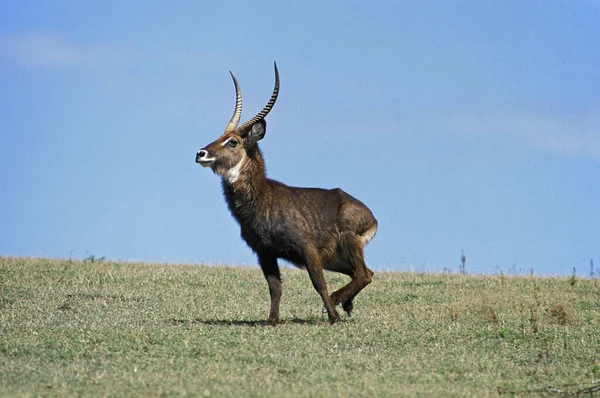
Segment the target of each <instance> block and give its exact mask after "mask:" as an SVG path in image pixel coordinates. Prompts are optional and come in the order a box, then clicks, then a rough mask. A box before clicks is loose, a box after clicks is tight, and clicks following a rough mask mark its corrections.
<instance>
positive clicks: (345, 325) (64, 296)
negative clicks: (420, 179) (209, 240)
mask: <svg viewBox="0 0 600 398" xmlns="http://www.w3.org/2000/svg"><path fill="white" fill-rule="evenodd" d="M326 277H327V279H328V282H329V284H330V290H331V289H333V288H334V287H335V288H337V287H339V286H341V285H342V284H344V283H345V282H346V280H347V279H346V278H345V277H343V276H341V275H337V274H331V273H328V274H327V275H326ZM283 278H284V294H283V298H282V303H281V316H282V321H283V324H282V325H280V326H277V327H262V326H260V321H262V320H264V319H265V318H266V316H267V312H268V307H269V294H268V289H267V284H266V282H265V281H264V280H263V277H262V274H261V272H260V270H259V269H258V268H235V267H220V266H213V267H207V266H173V265H154V264H129V263H126V264H122V263H112V262H106V261H101V262H97V261H95V262H78V261H67V260H43V259H26V258H2V257H0V396H37V395H44V396H74V395H85V396H108V395H110V396H115V395H116V396H180V395H189V396H208V395H210V396H218V397H220V396H261V397H262V396H310V397H314V396H327V397H334V396H348V395H352V396H369V397H371V396H375V397H376V396H391V395H401V396H415V395H421V396H432V395H436V396H477V397H484V396H496V395H498V388H499V387H500V388H501V389H502V388H506V389H508V390H511V391H524V390H534V389H541V388H546V387H549V386H563V385H572V386H571V387H562V388H563V390H565V389H566V390H567V391H568V392H575V391H576V390H581V389H584V388H589V387H592V388H596V387H597V384H595V383H598V380H599V379H600V286H599V285H598V281H597V280H589V279H577V280H576V281H575V282H574V283H573V281H571V280H569V279H568V278H537V277H531V276H513V277H506V276H502V275H497V276H469V275H442V274H416V273H376V275H375V277H374V280H373V283H372V284H371V285H369V286H368V287H367V288H366V289H365V290H364V291H363V292H362V293H361V294H360V295H359V296H358V297H357V299H356V300H355V310H354V316H353V317H352V318H344V320H343V322H341V323H340V324H337V325H334V326H329V325H328V323H327V319H326V316H325V315H324V314H323V313H322V312H321V308H322V302H321V301H320V298H319V296H318V295H317V293H316V292H315V291H314V289H313V288H312V285H311V283H310V280H309V278H308V275H307V273H306V272H304V271H300V270H295V269H287V268H286V269H284V270H283ZM599 388H600V387H599ZM502 391H504V390H502Z"/></svg>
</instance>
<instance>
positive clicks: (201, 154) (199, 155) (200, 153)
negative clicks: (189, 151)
mask: <svg viewBox="0 0 600 398" xmlns="http://www.w3.org/2000/svg"><path fill="white" fill-rule="evenodd" d="M206 155H208V152H206V151H205V150H204V149H200V150H199V151H198V152H196V163H200V159H202V158H203V157H205V156H206Z"/></svg>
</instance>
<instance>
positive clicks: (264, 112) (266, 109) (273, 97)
mask: <svg viewBox="0 0 600 398" xmlns="http://www.w3.org/2000/svg"><path fill="white" fill-rule="evenodd" d="M273 65H274V66H275V87H274V88H273V94H271V99H270V100H269V102H267V105H265V107H264V108H263V110H262V111H260V112H258V113H257V114H256V116H254V117H253V118H252V119H250V120H248V121H247V122H246V123H244V124H242V125H241V126H240V127H238V128H237V130H238V131H244V130H245V129H247V128H248V127H249V126H252V125H253V124H254V123H256V122H258V121H259V120H261V119H264V118H265V116H267V115H268V114H269V112H271V109H273V105H275V101H277V95H278V94H279V71H278V70H277V62H273Z"/></svg>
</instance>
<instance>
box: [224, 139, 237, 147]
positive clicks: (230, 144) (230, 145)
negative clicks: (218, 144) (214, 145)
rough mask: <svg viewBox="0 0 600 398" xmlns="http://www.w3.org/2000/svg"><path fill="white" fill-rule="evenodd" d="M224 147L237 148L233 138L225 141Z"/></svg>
mask: <svg viewBox="0 0 600 398" xmlns="http://www.w3.org/2000/svg"><path fill="white" fill-rule="evenodd" d="M226 145H227V146H228V147H230V148H235V147H236V146H238V142H237V140H236V139H235V138H230V139H228V140H227V143H226Z"/></svg>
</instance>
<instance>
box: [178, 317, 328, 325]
mask: <svg viewBox="0 0 600 398" xmlns="http://www.w3.org/2000/svg"><path fill="white" fill-rule="evenodd" d="M168 323H170V324H172V325H176V326H178V325H181V326H192V325H207V326H250V327H256V326H272V325H268V324H266V322H265V320H238V319H202V318H196V319H177V318H171V319H169V320H168ZM281 325H329V322H327V321H326V320H323V319H320V318H308V319H302V318H290V319H283V320H282V321H281V322H280V323H278V324H277V326H281Z"/></svg>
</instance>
